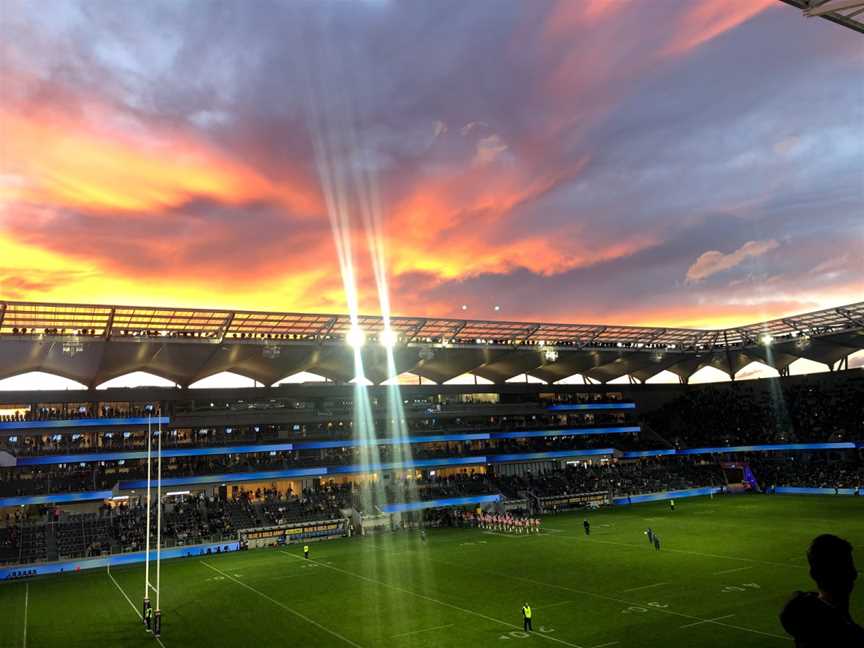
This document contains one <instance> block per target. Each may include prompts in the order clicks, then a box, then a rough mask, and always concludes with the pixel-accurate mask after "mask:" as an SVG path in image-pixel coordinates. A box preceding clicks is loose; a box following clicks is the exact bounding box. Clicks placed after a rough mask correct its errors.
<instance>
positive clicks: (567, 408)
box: [546, 403, 636, 412]
mask: <svg viewBox="0 0 864 648" xmlns="http://www.w3.org/2000/svg"><path fill="white" fill-rule="evenodd" d="M546 409H547V410H548V411H550V412H581V411H584V410H622V409H636V403H557V404H555V405H550V406H549V407H547V408H546Z"/></svg>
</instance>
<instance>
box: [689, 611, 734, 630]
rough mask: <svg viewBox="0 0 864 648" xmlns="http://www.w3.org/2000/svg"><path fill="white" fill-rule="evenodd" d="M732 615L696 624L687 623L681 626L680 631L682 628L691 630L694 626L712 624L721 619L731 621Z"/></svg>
mask: <svg viewBox="0 0 864 648" xmlns="http://www.w3.org/2000/svg"><path fill="white" fill-rule="evenodd" d="M733 616H735V615H734V614H727V615H726V616H719V617H714V618H713V619H705V620H704V621H697V622H696V623H688V624H687V625H683V626H681V629H682V630H683V629H684V628H692V627H694V626H698V625H702V624H703V623H714V622H715V621H720V620H722V619H731V618H732V617H733Z"/></svg>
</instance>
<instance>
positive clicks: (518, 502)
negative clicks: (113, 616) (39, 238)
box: [0, 302, 864, 573]
mask: <svg viewBox="0 0 864 648" xmlns="http://www.w3.org/2000/svg"><path fill="white" fill-rule="evenodd" d="M0 311H2V320H0V362H2V365H0V366H2V370H0V374H2V375H0V377H8V376H12V375H17V374H21V373H25V372H29V371H44V372H48V373H52V374H57V375H60V376H63V377H66V378H69V379H72V380H76V381H79V382H80V383H82V384H83V385H85V386H86V389H81V390H64V391H26V392H21V391H17V392H16V391H6V392H0V476H2V481H0V562H5V563H12V564H17V565H22V564H27V565H32V564H39V565H41V567H40V569H43V570H44V569H50V568H51V567H50V566H51V565H54V566H57V565H59V564H61V563H60V562H58V561H62V560H64V559H65V560H69V559H77V558H80V557H82V556H91V557H98V556H101V555H102V554H114V553H122V554H124V555H126V556H127V557H128V556H131V555H135V554H136V552H140V549H141V546H140V527H141V526H142V524H143V523H142V522H141V521H140V519H139V518H140V516H141V510H142V509H141V504H140V500H141V497H142V494H143V492H144V490H145V489H146V486H147V480H146V476H147V461H146V457H147V455H146V446H147V439H148V430H149V431H150V435H149V438H150V439H151V440H152V439H153V438H154V436H153V435H154V433H155V432H156V431H157V430H160V432H159V436H160V437H161V440H162V448H163V451H162V457H163V462H164V470H163V479H162V484H163V487H164V489H165V491H164V492H165V493H167V495H166V496H167V497H168V498H169V501H166V506H167V507H169V509H170V511H169V512H168V513H167V514H169V521H170V522H169V524H170V527H169V528H170V529H171V533H169V534H168V538H167V540H168V542H169V544H172V545H181V546H196V547H201V546H210V545H208V544H207V543H214V542H215V543H222V542H229V543H230V545H229V544H226V545H224V546H226V547H228V546H230V547H231V548H235V547H237V546H240V545H238V544H237V542H238V541H242V542H244V543H252V544H253V545H254V544H255V543H258V544H267V543H270V542H273V541H275V540H276V539H279V540H282V541H291V540H298V541H299V540H303V541H305V540H308V539H309V538H315V537H329V536H330V535H342V534H344V533H348V532H349V530H351V531H356V532H365V531H367V530H370V531H371V530H372V529H374V528H377V527H381V526H383V527H388V528H390V527H392V526H393V525H394V524H400V525H401V524H405V523H407V522H412V521H414V522H416V521H417V520H419V519H421V518H418V517H416V514H418V511H425V512H426V513H425V515H426V516H427V519H433V520H440V514H439V513H437V512H436V511H441V510H447V509H449V510H453V509H454V508H464V507H474V506H484V507H493V508H499V509H517V510H521V511H528V512H544V511H546V512H548V511H549V510H550V509H555V510H557V509H558V508H570V507H577V506H585V505H589V504H591V505H594V504H613V503H619V504H620V503H631V502H636V501H644V500H646V499H648V500H650V499H653V498H657V497H683V496H686V495H688V494H694V495H698V494H705V493H708V492H714V491H715V490H716V489H720V488H723V489H725V488H730V487H735V488H765V487H766V485H767V484H769V483H770V484H772V485H776V483H777V482H778V481H779V482H780V484H781V488H782V486H783V484H784V483H786V482H784V480H783V479H782V478H780V477H778V476H777V475H778V473H777V467H778V465H782V462H783V461H784V460H785V459H786V458H788V457H790V456H795V457H798V458H801V457H803V458H805V459H806V460H807V461H811V460H812V461H814V462H817V464H818V462H821V461H823V460H826V459H831V460H832V461H841V462H844V463H843V465H844V466H845V465H847V464H848V463H849V462H852V464H854V465H855V466H857V465H859V464H860V457H861V453H862V446H864V411H862V407H864V405H862V404H864V377H862V375H861V373H862V372H861V371H860V370H854V369H853V370H846V371H844V370H842V369H843V368H844V367H845V366H846V365H844V363H843V360H844V358H848V356H849V355H851V354H853V353H854V352H856V351H858V350H860V349H861V348H864V304H861V303H859V304H852V305H849V306H845V307H842V308H833V309H827V310H823V311H818V312H813V313H805V314H801V315H798V316H794V317H788V318H783V319H778V320H771V321H766V322H761V323H757V324H754V325H751V326H743V327H735V328H731V329H725V330H712V331H700V330H692V329H680V328H679V329H672V328H649V327H627V326H608V325H576V324H547V323H527V322H494V321H471V320H451V319H434V318H407V317H406V318H392V320H391V321H390V327H391V329H392V331H393V332H394V333H395V336H393V337H394V338H395V339H392V340H391V341H392V342H393V344H391V345H390V346H389V347H387V348H385V347H384V346H382V345H381V344H380V343H379V341H380V339H381V338H383V337H384V336H385V330H386V328H385V322H384V320H382V319H381V318H377V317H361V318H359V320H357V322H356V323H354V322H352V321H351V319H350V318H348V317H345V316H337V315H309V314H291V313H256V312H242V311H204V310H195V309H185V310H181V309H157V308H143V307H125V306H81V305H69V304H36V303H20V302H4V303H2V304H0ZM354 326H359V327H360V328H361V329H362V331H363V335H364V336H365V338H366V344H365V345H364V346H363V347H362V348H359V346H358V345H355V346H354V347H352V346H350V345H348V344H347V343H346V336H347V335H348V333H349V332H350V331H351V330H352V327H354ZM797 358H808V359H811V360H816V361H819V362H823V363H826V364H829V365H830V366H832V367H836V368H837V369H838V370H836V371H832V372H831V373H828V374H823V375H814V376H781V377H780V378H776V379H769V380H760V381H748V382H747V383H727V384H724V385H699V386H696V385H688V384H687V379H688V377H689V376H690V375H692V374H693V372H695V371H696V370H698V369H699V368H700V367H703V366H714V367H717V368H719V369H721V370H722V371H725V372H727V373H729V374H730V376H734V374H735V373H736V372H737V371H738V370H739V369H740V368H741V367H743V366H745V365H746V364H748V363H750V362H751V361H753V360H758V361H760V362H764V363H766V364H769V365H770V366H773V367H775V368H776V369H778V370H779V371H780V372H781V374H787V373H788V371H786V370H787V369H788V367H789V365H790V364H791V363H792V362H793V361H794V360H796V359H797ZM358 360H360V361H362V368H363V373H364V375H365V376H366V377H367V378H368V379H369V380H370V381H371V382H372V383H374V384H371V385H368V386H366V385H359V384H351V383H350V382H349V381H350V380H351V379H352V378H354V376H355V374H356V367H357V364H356V363H357V361H358ZM388 367H389V369H388ZM663 370H669V371H672V372H674V373H676V374H677V375H678V376H679V377H680V378H681V382H680V383H679V384H666V385H651V384H641V383H640V382H639V381H644V380H645V379H647V378H648V377H650V376H652V375H654V374H656V373H658V372H660V371H663ZM133 371H147V372H150V373H153V374H157V375H159V376H162V377H165V378H168V379H170V380H171V381H174V382H175V383H177V385H178V386H177V387H164V388H157V387H140V388H134V389H128V388H107V389H97V387H99V386H100V385H102V384H103V383H104V382H106V381H108V380H110V379H112V378H115V377H117V376H120V375H123V374H127V373H129V372H133ZM223 371H231V372H234V373H238V374H241V375H243V376H247V377H249V378H251V379H254V380H255V381H257V382H258V383H261V384H262V386H259V387H249V388H229V389H208V388H205V389H187V388H186V387H188V386H189V385H191V384H193V383H195V382H196V381H198V380H200V379H202V378H205V377H206V376H210V375H213V374H216V373H219V372H223ZM300 371H308V372H312V373H315V374H318V375H320V376H324V377H326V378H327V379H328V380H329V382H326V383H312V384H281V385H278V386H272V387H271V386H265V385H273V384H275V383H278V382H279V381H280V380H281V379H282V378H284V377H286V376H288V375H291V374H293V373H296V372H300ZM403 372H411V373H413V374H415V375H416V376H420V377H423V378H426V379H427V380H428V381H434V382H435V383H443V382H446V381H447V380H449V379H451V378H453V377H455V376H459V375H461V374H464V373H466V372H470V373H472V374H474V375H475V376H478V377H480V378H482V379H484V382H485V384H459V385H445V384H431V383H427V384H415V385H400V386H395V385H382V384H380V383H382V382H384V381H385V380H386V379H387V378H388V377H392V376H394V375H397V374H401V373H403ZM574 373H581V374H583V375H586V376H588V377H590V378H591V379H592V380H593V382H592V383H590V384H579V385H575V384H554V381H557V380H560V379H562V378H565V377H567V376H570V375H571V374H574ZM520 374H528V375H531V376H533V377H535V378H536V379H540V380H542V381H544V383H542V384H541V383H531V382H525V383H522V382H519V383H512V382H507V380H508V379H510V378H512V377H513V376H517V375H520ZM625 374H628V375H630V376H633V377H634V378H635V380H633V381H632V382H631V383H630V384H614V385H612V384H607V383H608V381H610V380H612V379H614V378H617V377H620V376H622V375H625ZM814 413H817V414H818V416H816V417H814ZM825 419H829V420H830V424H829V423H826V421H825ZM760 462H767V463H760ZM856 462H857V463H856ZM850 470H853V471H854V470H857V468H855V467H853V468H851V469H850ZM754 473H755V474H754ZM844 474H845V473H844ZM850 475H852V473H850ZM769 476H770V477H769ZM781 477H782V475H781ZM802 479H803V480H804V481H800V480H799V481H790V482H788V483H789V484H791V486H790V487H792V488H798V487H801V485H802V484H804V485H805V486H811V485H812V486H814V487H817V486H819V487H824V485H823V484H810V482H808V481H806V479H804V478H803V477H802ZM857 479H858V477H856V476H854V475H852V476H850V477H849V479H848V480H847V481H848V483H846V482H843V483H841V482H840V481H838V482H837V484H836V485H835V486H836V488H837V489H838V490H837V492H838V493H840V490H839V489H841V488H842V489H843V493H844V494H852V493H858V492H859V491H860V489H861V487H862V486H864V484H861V483H860V482H857V481H856V480H857ZM760 482H761V483H760ZM373 490H374V491H375V495H374V496H371V495H370V492H371V491H373ZM670 493H671V494H670ZM412 516H413V517H412ZM430 516H431V517H430ZM181 553H182V552H181ZM94 559H95V558H94ZM7 573H8V568H7Z"/></svg>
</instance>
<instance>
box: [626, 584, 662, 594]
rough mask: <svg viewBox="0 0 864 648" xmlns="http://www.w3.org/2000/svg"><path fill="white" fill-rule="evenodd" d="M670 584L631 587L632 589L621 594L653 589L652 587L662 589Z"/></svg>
mask: <svg viewBox="0 0 864 648" xmlns="http://www.w3.org/2000/svg"><path fill="white" fill-rule="evenodd" d="M668 584H669V583H654V584H653V585H643V586H642V587H631V588H630V589H625V590H621V591H620V592H619V593H620V594H624V593H625V592H638V591H639V590H645V589H651V588H652V587H660V586H661V585H668Z"/></svg>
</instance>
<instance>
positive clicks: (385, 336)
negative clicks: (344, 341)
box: [349, 328, 399, 349]
mask: <svg viewBox="0 0 864 648" xmlns="http://www.w3.org/2000/svg"><path fill="white" fill-rule="evenodd" d="M378 342H379V343H380V344H381V346H383V347H384V348H385V349H392V348H393V347H395V346H396V343H397V342H399V335H398V334H397V333H396V331H394V330H393V329H391V328H386V329H384V330H383V331H381V335H379V336H378ZM349 344H350V343H349Z"/></svg>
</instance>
